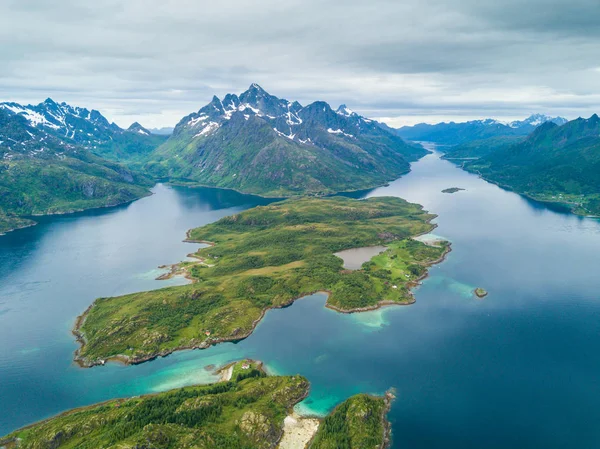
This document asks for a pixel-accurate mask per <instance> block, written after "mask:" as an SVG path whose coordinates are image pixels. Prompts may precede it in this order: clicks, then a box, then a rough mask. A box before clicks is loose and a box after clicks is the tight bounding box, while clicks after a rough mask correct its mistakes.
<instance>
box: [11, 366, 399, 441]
mask: <svg viewBox="0 0 600 449" xmlns="http://www.w3.org/2000/svg"><path fill="white" fill-rule="evenodd" d="M242 362H245V363H248V364H250V365H252V366H253V368H254V369H257V370H259V371H261V372H262V373H264V374H265V375H266V376H267V377H272V376H273V377H294V375H287V376H281V375H273V374H269V372H268V369H267V366H266V365H265V364H264V363H263V362H262V361H260V360H255V359H239V360H235V361H232V362H230V363H227V364H226V365H223V366H221V367H219V368H217V369H216V370H215V371H214V374H217V375H219V374H220V375H221V378H220V379H218V380H216V381H215V382H209V383H200V384H192V385H189V386H187V387H191V388H193V387H202V386H210V385H217V384H219V383H224V382H230V381H231V373H232V372H233V369H234V367H235V366H236V365H237V364H239V363H242ZM226 371H229V378H224V376H223V373H225V372H226ZM184 388H185V387H184ZM175 390H177V389H169V390H165V391H158V392H153V393H146V394H141V395H136V396H120V397H114V398H110V399H106V400H104V401H100V402H95V403H92V404H88V405H82V406H80V407H75V408H71V409H67V410H64V411H61V412H58V413H56V414H55V415H52V416H49V417H47V418H44V419H41V420H38V421H35V422H31V423H29V424H26V425H24V426H22V427H20V428H18V429H15V430H14V431H13V432H11V433H9V434H7V435H6V436H9V435H11V434H12V435H14V434H15V433H16V432H17V431H20V432H23V431H27V430H28V429H31V428H33V427H35V426H40V425H43V424H45V423H47V422H50V421H52V420H55V419H60V418H62V417H66V416H69V415H71V414H75V413H81V412H85V411H89V410H93V409H97V408H99V407H102V406H104V405H108V404H117V406H119V405H121V404H123V403H126V402H127V401H130V400H131V399H134V398H136V399H145V398H151V397H155V396H158V395H161V394H164V393H168V392H173V391H175ZM311 390H312V386H311V384H310V382H308V388H307V389H306V391H305V392H304V393H303V394H302V395H301V396H300V397H298V398H297V401H296V402H295V403H294V404H293V405H291V406H290V407H289V409H288V410H287V415H286V417H285V419H284V421H283V423H282V427H281V432H280V433H279V435H278V437H277V442H276V445H275V447H277V448H279V449H298V448H299V447H300V445H302V447H304V448H309V447H310V444H312V442H313V441H314V438H315V437H316V435H317V433H318V430H319V429H320V428H321V425H322V423H323V422H324V420H325V419H327V417H328V416H331V415H333V414H334V413H335V411H336V409H337V408H338V407H340V406H341V405H342V404H344V403H345V402H346V401H348V400H350V399H352V398H354V397H356V396H358V395H365V396H368V397H370V398H373V399H377V400H383V404H384V407H383V409H382V411H381V414H380V416H379V419H380V422H381V424H382V427H383V436H382V443H381V444H380V445H379V446H378V448H377V449H387V448H389V447H390V445H391V441H392V439H391V437H392V425H391V422H390V420H389V419H388V414H389V412H390V410H391V407H392V403H393V401H394V400H395V399H396V394H395V389H394V388H390V389H388V390H387V391H386V392H385V393H384V394H383V395H378V394H370V393H356V394H353V395H352V396H350V397H349V398H347V399H346V400H344V401H342V402H340V403H339V404H337V405H336V406H335V407H333V408H332V409H331V411H330V412H329V413H328V414H327V415H325V416H316V415H305V414H302V413H299V412H297V411H296V409H295V407H296V406H297V405H298V404H300V403H301V402H302V401H304V400H305V399H306V398H308V397H309V396H310V392H311ZM19 441H20V438H19V437H18V436H16V437H14V436H13V437H11V438H5V439H0V448H3V447H5V446H6V445H12V444H16V446H15V447H19ZM10 447H12V446H10Z"/></svg>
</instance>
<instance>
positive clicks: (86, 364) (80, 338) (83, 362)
mask: <svg viewBox="0 0 600 449" xmlns="http://www.w3.org/2000/svg"><path fill="white" fill-rule="evenodd" d="M432 219H433V218H432ZM432 226H433V225H432ZM433 229H435V228H433ZM433 229H431V230H430V231H428V232H425V233H423V234H421V235H425V234H428V233H430V232H431V231H432V230H433ZM194 243H206V244H210V243H211V242H205V241H202V242H200V241H197V242H194ZM213 246H214V244H213ZM451 251H452V244H451V242H448V246H447V247H446V251H444V253H443V254H442V256H441V257H439V258H438V259H436V260H434V261H432V262H430V263H428V264H427V265H425V266H426V267H427V268H428V269H427V271H426V272H425V273H424V274H423V275H421V276H420V277H418V278H417V279H415V280H413V281H410V282H408V283H407V288H408V294H409V297H408V298H407V300H406V301H402V302H400V301H392V300H389V299H382V300H381V301H379V302H377V304H373V305H371V306H366V307H356V308H352V309H341V308H339V307H337V306H335V305H331V304H329V298H330V296H331V292H330V291H328V290H316V291H312V292H308V293H302V294H301V295H300V296H298V297H295V298H292V299H290V300H289V301H286V302H285V303H282V304H278V305H272V306H270V307H267V308H265V309H263V310H262V311H261V313H260V315H259V316H258V317H257V318H256V320H254V321H253V322H252V324H251V326H250V329H249V330H248V331H247V332H246V333H243V334H241V335H231V336H229V337H220V338H215V339H209V341H206V340H205V341H203V342H202V343H200V344H194V345H184V346H177V347H174V348H170V349H163V350H162V351H159V352H156V353H152V354H148V355H146V356H142V357H139V358H135V359H132V358H131V357H129V356H127V355H124V354H117V355H115V356H111V357H108V358H106V359H100V360H96V361H90V360H87V359H85V358H84V357H80V355H79V354H80V352H81V349H83V347H84V346H85V344H86V342H85V335H84V334H83V333H82V332H81V331H80V329H81V326H82V325H83V324H84V323H85V319H86V318H87V315H88V313H89V311H90V310H91V309H92V307H94V305H95V304H96V301H98V300H96V301H94V302H93V303H92V304H91V305H90V306H89V307H88V308H87V309H86V310H85V311H84V312H83V313H82V314H81V315H79V316H78V317H77V318H76V320H75V324H74V326H73V329H72V331H71V332H72V333H73V335H75V337H76V341H77V342H78V343H79V344H80V347H79V348H78V349H77V350H76V351H75V355H74V358H73V361H74V362H75V363H77V364H78V365H79V367H81V368H92V367H94V366H104V365H105V364H106V363H107V362H116V363H121V364H123V365H139V364H141V363H145V362H150V361H152V360H156V359H157V358H159V357H167V356H169V355H171V354H173V353H174V352H177V351H184V350H196V349H208V348H210V347H211V346H215V345H217V344H220V343H236V342H239V341H242V340H245V339H246V338H248V337H250V336H251V335H252V334H253V333H254V330H255V329H256V327H257V326H258V324H259V323H260V322H261V321H262V320H263V319H264V317H265V315H266V314H267V312H268V311H269V310H276V309H285V308H287V307H290V306H291V305H293V304H294V303H295V302H296V301H298V300H300V299H303V298H307V297H310V296H312V295H315V294H318V293H323V294H325V295H326V296H327V298H326V300H325V308H328V309H330V310H333V311H335V312H337V313H343V314H352V313H361V312H372V311H374V310H379V309H381V308H383V307H388V306H408V305H412V304H414V303H416V299H415V295H414V292H413V289H415V288H416V287H418V286H419V285H421V283H422V281H423V280H425V279H426V278H427V277H429V268H430V267H432V266H434V265H437V264H440V263H442V262H443V261H444V260H446V257H447V256H448V254H449V253H450V252H451ZM192 282H193V281H192Z"/></svg>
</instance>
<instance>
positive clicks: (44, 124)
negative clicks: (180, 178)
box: [0, 98, 166, 162]
mask: <svg viewBox="0 0 600 449" xmlns="http://www.w3.org/2000/svg"><path fill="white" fill-rule="evenodd" d="M0 109H2V110H5V111H7V112H11V113H13V114H16V115H20V116H22V117H23V118H24V119H25V120H27V122H28V124H29V125H30V126H32V127H34V128H37V129H41V130H44V131H45V132H47V133H48V134H52V135H54V136H56V137H59V138H61V139H63V140H68V141H70V142H72V143H74V144H77V145H79V146H81V147H83V148H86V149H88V150H90V151H92V152H93V153H95V154H97V155H99V156H102V157H103V158H106V159H110V160H114V161H120V162H132V161H137V160H140V159H141V158H143V157H144V156H146V155H148V154H149V153H150V152H151V151H152V150H154V149H155V148H156V147H157V146H159V145H160V144H161V143H163V142H164V141H165V140H166V137H163V136H157V135H154V134H151V133H150V131H148V130H147V129H145V128H143V127H142V126H141V125H140V124H139V123H134V124H133V125H132V126H131V127H130V128H129V129H127V130H124V129H122V128H120V127H119V126H117V125H116V124H115V123H110V122H109V121H108V120H107V119H106V118H105V117H104V116H103V115H102V114H101V113H100V112H98V111H96V110H93V109H92V110H91V111H90V110H88V109H85V108H79V107H75V106H70V105H68V104H67V103H57V102H55V101H54V100H52V99H50V98H48V99H47V100H46V101H44V102H42V103H40V104H38V105H26V106H23V105H21V104H18V103H0Z"/></svg>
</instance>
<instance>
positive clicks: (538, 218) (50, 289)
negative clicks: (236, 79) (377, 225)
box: [0, 153, 600, 449]
mask: <svg viewBox="0 0 600 449" xmlns="http://www.w3.org/2000/svg"><path fill="white" fill-rule="evenodd" d="M455 186H456V187H462V188H465V189H466V191H462V192H458V193H456V194H452V195H448V194H443V193H441V190H443V189H445V188H448V187H455ZM156 190H157V192H156V195H154V196H152V197H149V198H145V199H143V200H140V201H138V202H136V203H133V204H132V205H130V206H127V207H123V208H118V209H112V210H109V211H108V210H107V211H102V212H97V213H94V214H80V215H77V216H65V217H58V218H57V217H54V218H48V219H45V220H44V222H43V223H42V224H40V225H39V226H37V227H34V228H29V229H25V230H21V231H17V232H14V233H12V234H9V235H7V236H5V237H1V238H0V404H1V407H2V411H3V413H0V434H4V433H7V432H9V431H11V430H13V429H15V428H17V427H19V426H22V425H24V424H26V423H29V422H31V421H34V420H37V419H41V418H44V417H47V416H50V415H52V414H55V413H57V412H59V411H62V410H65V409H68V408H72V407H75V406H79V405H84V404H89V403H93V402H97V401H100V400H103V399H107V398H110V397H114V396H129V395H136V394H140V393H145V392H152V391H160V390H164V389H169V388H174V387H178V386H181V385H186V384H190V383H195V382H209V381H211V380H214V376H213V375H212V374H211V371H209V370H206V369H205V367H206V365H219V364H223V363H226V362H227V361H230V360H234V359H238V358H242V357H253V358H257V359H260V360H263V361H264V362H265V363H266V364H267V366H268V368H269V369H270V370H271V371H272V372H274V373H280V374H288V373H290V374H291V373H294V374H295V373H300V374H303V375H305V376H306V377H307V378H308V379H309V380H310V381H311V384H312V390H311V395H310V396H309V398H308V399H307V400H306V401H305V402H304V403H303V404H301V406H300V409H301V410H302V411H305V412H310V413H321V414H323V413H327V411H329V410H330V409H331V407H333V406H335V405H336V404H337V403H339V402H340V401H341V400H343V399H345V398H346V397H348V396H350V395H352V394H355V393H357V392H372V393H382V392H384V391H385V390H387V389H388V388H390V387H394V388H395V389H396V391H397V396H398V397H397V399H396V401H395V402H394V405H393V407H392V410H391V412H390V415H389V417H390V419H391V421H392V425H393V441H394V447H395V448H396V447H397V448H439V447H445V448H461V449H464V448H481V447H486V448H506V447H519V448H520V447H544V448H566V447H569V448H570V447H577V448H597V447H600V426H598V424H597V423H598V422H600V394H599V391H598V389H599V386H600V385H599V384H600V383H599V381H598V374H600V351H599V350H598V349H600V301H599V298H598V292H600V277H599V276H597V275H596V272H595V269H596V267H597V266H598V262H599V261H600V226H599V223H598V221H596V220H592V219H584V218H580V217H576V216H573V215H569V214H566V213H561V212H559V211H552V210H549V209H548V208H546V207H545V206H543V205H540V204H538V203H534V202H531V201H527V200H525V199H523V198H521V197H519V196H518V195H516V194H514V193H511V192H507V191H504V190H502V189H500V188H498V187H496V186H494V185H491V184H488V183H486V182H485V181H483V180H481V179H479V178H477V177H476V176H474V175H471V174H468V173H465V172H463V171H462V170H460V169H459V168H457V167H455V166H453V165H452V164H451V163H449V162H447V161H443V160H441V159H439V155H438V154H437V153H434V154H432V155H429V156H427V157H425V158H424V159H422V160H421V161H419V162H417V163H416V164H414V165H413V171H412V172H411V173H410V174H408V175H407V176H405V177H403V178H401V179H399V180H398V181H395V182H394V183H392V184H390V185H389V186H388V187H385V188H381V189H376V190H373V191H371V192H368V193H366V195H367V196H383V195H394V196H401V197H403V198H406V199H408V200H410V201H414V202H419V203H421V204H423V205H424V206H425V208H426V209H428V210H430V211H433V212H435V213H437V214H438V215H439V217H438V218H437V219H436V223H437V224H438V225H439V227H438V228H437V229H436V230H435V231H434V232H435V234H436V235H440V236H443V237H445V238H447V239H449V240H450V241H452V244H453V245H452V246H453V251H452V253H451V254H450V255H449V257H448V259H447V260H446V261H445V262H444V263H442V264H440V265H437V266H435V267H433V268H432V269H431V271H430V274H431V275H430V277H429V278H428V279H427V280H425V281H424V282H423V285H422V286H421V287H419V288H418V289H417V291H416V299H417V302H416V304H414V305H411V306H404V307H400V306H397V307H389V308H385V309H382V310H378V311H374V312H369V313H365V314H354V315H342V314H338V313H336V312H333V311H331V310H329V309H326V308H324V307H323V304H324V302H325V297H324V296H323V295H315V296H313V297H310V298H306V299H302V300H299V301H297V302H296V303H295V304H294V305H293V306H291V307H289V308H286V309H281V310H274V311H270V312H268V313H267V316H266V317H265V319H264V320H263V321H262V322H261V323H260V324H259V326H258V328H257V329H256V331H255V333H254V334H253V335H252V336H251V337H249V338H248V339H246V340H244V341H242V342H240V343H237V344H222V345H219V346H216V347H213V348H211V349H208V350H205V351H182V352H179V353H177V354H174V355H172V356H169V357H167V358H163V359H158V360H155V361H153V362H150V363H145V364H142V365H138V366H130V367H124V366H120V365H116V364H110V365H107V366H104V367H97V368H93V369H87V370H85V369H80V368H77V367H76V366H74V365H73V364H72V363H71V357H72V352H73V350H74V349H75V348H76V345H75V343H74V341H73V337H72V336H71V335H70V334H69V329H70V327H71V325H72V323H73V321H74V319H75V316H76V315H77V314H78V313H80V312H81V311H83V310H84V309H85V308H86V307H87V305H88V304H89V303H90V302H91V301H92V300H93V299H94V298H95V297H98V296H108V295H114V294H120V293H125V292H128V291H135V290H139V289H146V288H154V287H160V286H162V285H164V284H160V283H159V282H158V281H153V280H152V277H153V276H154V275H155V274H156V270H155V268H156V266H158V265H161V264H164V263H173V262H176V261H178V260H181V259H182V258H184V257H185V255H186V254H187V253H189V252H190V251H192V250H193V249H194V245H191V244H185V243H181V239H182V238H184V235H185V230H186V229H187V228H190V227H193V226H198V225H201V224H203V223H207V222H210V221H213V220H215V219H217V218H218V217H220V216H223V215H227V214H229V213H232V212H233V211H235V210H240V209H243V208H245V207H250V206H251V205H253V204H255V202H257V201H260V200H258V199H256V198H252V197H244V196H241V195H237V194H233V193H231V192H220V191H215V190H208V189H197V190H193V189H192V190H190V189H173V188H167V187H163V186H158V187H157V189H156ZM219 195H223V197H220V196H219ZM223 198H226V200H224V199H223ZM176 282H177V281H176ZM179 282H181V281H179ZM479 286H480V287H484V288H485V289H486V290H488V291H489V296H488V297H486V298H485V299H483V300H478V299H475V298H474V297H473V295H472V290H473V289H474V288H475V287H479Z"/></svg>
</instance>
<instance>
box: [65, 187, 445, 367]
mask: <svg viewBox="0 0 600 449" xmlns="http://www.w3.org/2000/svg"><path fill="white" fill-rule="evenodd" d="M433 218H435V215H432V214H429V213H427V212H426V211H423V208H422V207H421V206H420V205H417V204H411V203H408V202H406V201H405V200H402V199H399V198H370V199H367V200H354V199H350V198H343V197H334V198H301V199H292V200H287V201H282V202H278V203H274V204H271V205H269V206H261V207H256V208H254V209H250V210H248V211H245V212H242V213H240V214H236V215H233V216H230V217H226V218H223V219H221V220H219V221H218V222H216V223H213V224H210V225H207V226H204V227H201V228H197V229H193V230H191V231H189V232H188V240H189V241H195V242H210V243H211V245H212V246H209V247H205V248H202V249H200V250H199V251H198V252H197V253H196V254H195V256H196V258H198V261H197V262H186V263H185V271H186V273H187V276H188V277H189V278H190V279H192V281H193V282H192V283H191V284H189V285H185V286H178V287H169V288H165V289H161V290H154V291H149V292H142V293H134V294H129V295H125V296H120V297H113V298H100V299H97V300H96V301H95V302H94V303H93V304H92V306H90V307H89V308H88V310H87V311H86V312H85V313H84V314H83V315H82V316H81V317H79V318H78V320H77V322H76V325H75V329H74V333H75V335H76V336H77V337H78V340H79V342H80V343H81V347H80V349H79V350H78V351H77V354H76V361H77V362H78V363H79V364H80V365H81V366H83V367H90V366H94V365H103V364H104V363H105V362H106V361H108V360H118V361H121V362H123V363H141V362H145V361H147V360H151V359H154V358H156V357H158V356H165V355H168V354H170V353H172V352H173V351H176V350H179V349H191V348H208V347H209V346H211V345H214V344H217V343H220V342H224V341H236V340H240V339H243V338H246V337H247V336H248V335H250V334H251V333H252V331H253V329H254V327H255V326H256V325H257V323H258V322H259V321H260V320H261V319H262V317H263V316H264V314H265V312H266V311H267V310H269V309H271V308H279V307H284V306H287V305H290V304H291V303H292V302H293V301H294V300H295V299H298V298H301V297H303V296H307V295H309V294H312V293H315V292H318V291H326V292H328V293H329V298H328V300H327V306H328V307H330V308H332V309H335V310H337V311H340V312H359V311H365V310H372V309H375V308H377V307H380V306H381V305H386V304H410V303H412V302H414V298H413V296H412V293H411V291H410V289H411V288H412V287H414V286H415V285H417V283H418V281H419V280H420V279H422V278H423V277H425V276H426V275H427V267H428V266H430V265H431V264H434V263H437V262H439V261H441V260H443V258H444V255H445V254H446V253H447V252H448V251H449V250H450V245H449V243H447V242H440V243H439V244H438V245H435V246H431V245H426V244H425V243H422V242H419V241H416V240H414V239H413V238H412V237H414V236H417V235H421V234H424V233H427V232H429V231H431V230H432V229H433V228H434V227H435V226H434V225H433V224H431V220H432V219H433ZM375 245H385V246H386V247H387V248H388V249H387V250H386V251H385V252H383V253H382V254H380V255H378V256H376V257H374V258H373V259H372V260H371V261H369V262H367V263H365V264H363V266H362V269H360V270H345V269H344V268H343V266H342V259H340V258H339V257H336V256H335V255H334V254H333V253H335V252H338V251H343V250H347V249H351V248H361V247H367V246H375Z"/></svg>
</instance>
